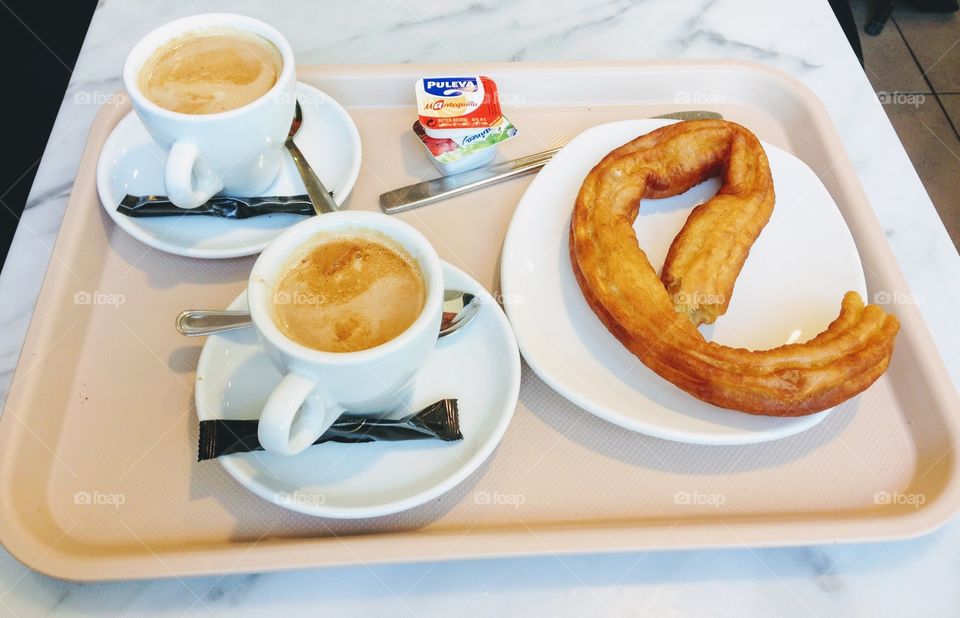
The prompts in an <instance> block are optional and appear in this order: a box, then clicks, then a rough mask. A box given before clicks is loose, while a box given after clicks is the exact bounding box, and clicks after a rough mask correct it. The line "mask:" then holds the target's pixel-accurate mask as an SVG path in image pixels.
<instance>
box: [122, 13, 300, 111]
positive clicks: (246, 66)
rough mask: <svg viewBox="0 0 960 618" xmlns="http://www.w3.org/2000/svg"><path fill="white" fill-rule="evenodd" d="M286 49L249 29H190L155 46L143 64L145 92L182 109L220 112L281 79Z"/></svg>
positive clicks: (251, 98) (140, 82) (253, 98)
mask: <svg viewBox="0 0 960 618" xmlns="http://www.w3.org/2000/svg"><path fill="white" fill-rule="evenodd" d="M282 69H283V58H282V56H281V55H280V50H278V49H277V47H276V46H275V45H274V44H273V43H271V42H270V41H268V40H267V39H265V38H263V37H261V36H259V35H257V34H254V33H252V32H247V31H244V30H238V29H231V28H218V29H214V30H203V31H197V32H193V33H189V34H186V35H184V36H181V37H179V38H176V39H174V40H172V41H170V42H168V43H167V44H165V45H163V46H162V47H160V48H158V49H157V50H155V51H154V52H153V53H152V54H151V55H150V57H149V58H148V59H147V61H146V62H145V63H144V65H143V67H142V68H141V69H140V74H139V76H138V80H137V85H138V86H139V88H140V92H141V93H143V96H145V97H146V98H147V99H149V100H150V101H153V102H154V103H156V104H157V105H159V106H160V107H162V108H164V109H168V110H170V111H173V112H180V113H182V114H215V113H218V112H225V111H228V110H231V109H236V108H238V107H243V106H244V105H246V104H248V103H252V102H253V101H256V100H257V99H259V98H260V97H262V96H263V95H264V94H266V93H267V92H268V91H269V90H270V89H271V88H273V85H274V84H276V83H277V79H278V78H279V76H280V72H281V70H282Z"/></svg>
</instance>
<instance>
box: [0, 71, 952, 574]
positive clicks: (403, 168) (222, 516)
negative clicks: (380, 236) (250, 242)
mask: <svg viewBox="0 0 960 618" xmlns="http://www.w3.org/2000/svg"><path fill="white" fill-rule="evenodd" d="M463 70H464V68H463V67H461V66H456V67H442V66H390V67H377V66H336V67H323V66H316V67H302V71H301V77H302V79H303V80H304V81H307V82H309V83H311V84H314V85H316V86H318V87H320V88H321V89H323V90H325V91H326V92H328V93H329V94H331V95H332V96H333V97H335V98H336V99H337V100H339V101H340V102H341V103H343V104H344V105H345V106H346V108H347V109H348V110H349V111H350V113H351V115H352V116H353V118H354V119H355V120H356V122H357V124H358V126H359V127H360V134H361V138H362V141H363V146H364V148H363V150H364V161H363V167H362V170H361V173H360V178H359V181H358V183H357V185H356V188H355V189H354V191H353V195H352V196H351V197H350V199H349V202H348V204H349V207H350V208H352V209H366V210H374V209H376V208H377V196H378V195H379V194H380V193H381V192H383V191H385V190H388V189H393V188H396V187H398V186H401V185H404V184H408V183H411V182H414V181H418V180H421V179H425V178H430V177H433V176H435V175H436V173H435V170H434V169H433V167H432V166H431V164H430V163H429V162H428V160H427V159H426V157H425V156H424V153H423V152H421V146H420V145H419V144H418V143H417V142H416V141H415V138H414V136H413V133H412V132H411V131H410V125H411V123H412V122H413V119H414V104H413V103H414V102H413V82H414V79H415V78H416V77H417V76H420V75H425V74H444V73H460V72H462V71H463ZM470 70H471V71H476V72H483V73H486V74H489V75H492V76H494V77H495V78H496V80H497V82H498V84H499V86H500V90H501V93H502V97H503V100H504V103H505V104H506V106H507V109H508V112H507V113H508V114H509V116H510V119H511V120H512V121H513V122H514V123H515V124H516V125H517V126H518V127H520V129H521V137H519V138H517V139H515V140H512V141H510V142H508V143H507V144H505V145H504V148H503V153H502V155H503V156H505V157H509V158H512V157H516V156H521V155H523V154H529V153H532V152H537V151H540V150H544V149H547V148H550V147H553V146H557V145H560V144H563V143H564V142H566V141H567V140H569V139H570V138H572V137H573V136H574V135H576V134H577V133H578V132H580V131H582V130H584V129H586V128H588V127H591V126H593V125H596V124H599V123H604V122H609V121H613V120H620V119H628V118H640V117H647V116H652V115H655V114H661V113H664V112H668V111H677V110H679V109H697V108H700V109H702V108H711V109H716V110H718V111H720V112H722V113H723V115H724V116H725V117H727V118H728V119H731V120H735V121H737V122H740V123H743V124H744V125H746V126H748V127H750V128H751V129H752V130H753V131H755V132H756V133H757V134H758V135H759V136H760V138H762V139H764V140H766V141H768V142H770V143H772V144H775V145H777V146H779V147H781V148H784V149H786V150H788V151H790V152H793V153H794V154H796V155H797V156H798V157H800V158H801V159H803V160H804V161H806V163H807V164H808V165H810V166H811V167H812V168H813V169H814V170H815V171H816V172H817V173H818V174H820V175H821V177H822V179H823V181H824V183H825V184H826V186H827V188H828V189H829V190H830V192H831V194H832V195H833V197H834V199H835V200H836V202H837V204H838V205H839V207H840V209H841V211H842V212H843V214H844V216H845V218H846V220H847V223H848V224H849V226H850V229H851V231H852V232H853V236H854V238H855V239H856V243H857V246H858V248H859V250H860V254H861V257H862V260H863V264H864V268H865V270H866V275H867V284H868V287H869V289H870V292H871V294H874V293H877V292H878V291H883V292H887V293H889V294H890V295H891V296H892V297H893V298H909V297H908V296H906V295H907V294H908V290H907V288H906V285H905V283H904V280H903V278H902V276H901V274H900V272H899V271H898V268H897V265H896V264H895V262H894V259H893V256H892V254H891V252H890V249H889V247H888V245H887V243H886V242H885V239H884V235H883V233H882V231H881V229H880V227H879V226H878V224H877V222H876V220H875V218H874V215H873V212H872V211H871V208H870V205H869V204H868V203H867V201H866V197H865V195H864V193H863V191H862V189H861V187H860V185H859V183H858V181H857V177H856V174H855V172H854V169H853V167H852V166H851V164H850V161H849V160H848V158H847V155H846V154H845V152H844V150H843V147H842V145H841V142H840V140H839V138H838V136H837V133H836V131H835V130H834V128H833V126H832V125H831V123H830V120H829V118H828V116H827V113H826V111H825V109H824V107H823V106H822V104H821V103H820V101H819V100H818V99H817V98H816V97H815V96H814V95H813V94H812V93H810V92H809V91H808V90H807V89H806V88H805V87H803V86H802V85H801V84H800V83H798V82H797V81H795V80H793V79H792V78H790V77H788V76H786V75H784V74H782V73H779V72H776V71H773V70H771V69H768V68H764V67H761V66H758V65H752V64H744V63H741V62H737V63H726V62H676V61H675V62H647V63H643V62H640V63H608V64H504V65H489V66H473V67H470ZM129 111H130V108H129V105H127V104H125V103H119V104H117V105H115V106H107V107H104V109H103V110H102V111H101V112H100V114H99V115H98V116H97V118H96V121H95V122H94V125H93V127H92V129H91V131H90V137H89V141H88V143H87V147H86V151H85V152H84V155H83V159H82V161H81V164H80V169H79V172H78V175H77V179H76V183H75V185H74V189H73V193H72V195H71V197H70V202H69V206H68V208H67V212H66V215H65V217H64V220H63V225H62V228H61V232H60V237H59V239H58V240H57V244H56V247H55V250H54V256H53V259H52V260H51V261H50V266H49V270H48V272H47V276H46V281H45V282H44V285H43V290H42V292H41V294H40V299H39V302H38V304H37V308H36V313H35V314H34V319H33V322H32V324H31V326H30V331H29V334H28V336H27V339H26V343H25V345H24V348H23V353H22V356H21V359H20V364H19V367H18V368H17V371H16V375H15V377H14V380H13V387H12V389H11V391H10V396H9V398H8V400H7V405H6V409H5V411H4V413H3V416H2V421H0V457H2V459H0V491H2V497H0V540H2V542H3V544H4V546H6V548H7V549H8V550H9V551H10V552H11V553H12V554H13V555H15V556H16V557H17V558H19V559H20V560H21V561H23V562H24V563H25V564H27V565H28V566H30V567H32V568H34V569H36V570H38V571H41V572H44V573H48V574H51V575H55V576H58V577H63V578H69V579H77V580H100V579H124V578H135V577H164V576H174V575H184V574H196V573H213V572H237V571H262V570H270V569H283V568H291V567H305V566H312V565H336V564H347V563H361V562H362V563H373V562H386V561H404V560H427V559H429V560H438V559H454V558H464V557H478V556H503V555H522V554H540V553H548V552H549V553H562V552H588V551H591V552H592V551H620V550H636V549H651V548H685V547H721V546H742V545H753V546H757V545H787V544H807V543H826V542H836V541H864V540H872V539H892V538H901V537H908V536H911V535H917V534H921V533H923V532H926V531H929V530H931V529H932V528H934V527H935V526H937V525H938V524H941V523H943V522H944V521H945V520H946V519H947V518H948V517H950V515H951V514H953V513H954V512H955V511H956V509H957V508H958V501H960V487H958V482H957V475H956V468H957V451H956V450H954V449H953V448H952V447H953V446H954V445H955V444H956V441H957V437H958V421H957V412H958V411H960V401H958V397H957V393H956V391H955V390H954V388H953V386H952V383H951V382H950V380H949V378H948V375H947V373H946V371H945V369H944V367H943V365H942V362H941V361H940V359H939V357H938V355H937V352H936V351H935V348H934V346H933V343H932V341H931V338H930V335H929V333H928V331H927V330H926V328H925V326H924V324H923V323H922V321H921V318H920V315H919V313H918V311H917V310H916V309H915V307H913V306H911V305H909V304H894V305H891V306H890V307H889V309H891V310H892V311H894V312H895V313H896V314H897V315H898V316H899V318H900V320H901V323H902V325H903V328H902V331H901V333H900V335H899V338H898V341H897V347H896V352H895V354H894V357H893V362H892V364H891V366H890V370H889V371H888V372H887V374H886V375H885V376H884V377H883V378H882V379H881V380H880V381H879V382H878V383H877V384H875V385H874V386H873V387H872V388H871V389H869V391H868V392H866V393H865V394H864V395H863V396H861V397H859V398H857V399H855V400H853V401H851V402H848V403H847V404H845V405H844V406H843V408H844V409H842V410H838V411H837V412H836V413H834V414H832V415H830V417H829V418H828V419H827V420H826V421H825V422H823V423H822V424H820V425H818V426H817V427H816V428H814V429H812V430H810V431H807V432H806V433H803V434H801V435H798V436H795V437H791V438H787V439H784V440H780V441H777V442H772V443H767V444H762V445H755V446H742V447H705V446H694V445H686V444H676V443H670V442H664V441H660V440H657V439H653V438H649V437H646V436H643V435H639V434H634V433H631V432H629V431H626V430H623V429H621V428H619V427H616V426H614V425H611V424H608V423H606V422H604V421H602V420H600V419H598V418H596V417H594V416H592V415H590V414H588V413H586V412H584V411H583V410H580V409H578V408H576V407H575V406H573V405H572V404H570V403H568V402H567V401H566V400H564V399H563V398H562V397H560V396H558V395H557V394H555V393H554V392H553V391H551V390H550V389H549V388H548V387H547V386H546V385H545V384H544V383H543V382H541V381H540V380H539V379H538V378H537V376H536V375H534V374H533V373H532V372H531V371H529V369H526V368H525V369H524V374H523V386H522V390H521V393H520V403H519V406H518V409H517V412H516V415H515V417H514V420H513V422H512V424H511V426H510V428H509V430H508V431H507V434H506V436H505V438H504V440H503V442H502V444H501V445H500V447H499V448H498V449H497V450H496V451H495V452H494V454H493V455H492V456H491V457H490V459H489V461H488V462H487V463H486V464H485V465H483V466H482V467H481V468H480V469H479V470H478V471H477V472H476V473H475V474H473V475H472V476H471V477H470V478H469V479H468V480H467V481H466V482H465V483H463V484H462V485H461V486H460V487H458V488H456V489H454V490H452V491H450V492H449V493H448V494H446V495H444V496H443V497H441V498H439V499H438V500H436V501H434V502H432V503H430V504H428V505H424V506H422V507H419V508H416V509H414V510H412V511H408V512H405V513H401V514H398V515H394V516H390V517H383V518H379V519H373V520H366V521H333V520H324V519H316V518H312V517H309V516H304V515H299V514H297V513H293V512H290V511H286V510H284V509H282V508H279V507H276V506H274V505H272V504H270V503H267V502H265V501H263V500H261V499H259V498H257V497H256V496H254V495H253V494H251V493H249V492H247V491H246V490H244V489H243V488H242V487H241V486H240V485H238V484H237V483H236V482H234V481H233V479H231V478H230V477H229V476H227V474H226V473H225V472H224V470H223V469H222V468H221V466H220V465H218V464H217V463H215V462H205V463H202V464H198V463H196V447H197V418H196V414H195V411H194V405H193V378H194V367H195V366H196V363H197V358H198V356H199V353H200V349H201V346H202V345H203V341H202V340H188V339H184V338H183V337H181V336H179V335H178V334H177V333H176V332H175V331H174V329H173V318H174V316H175V315H176V314H177V312H178V311H180V310H181V309H183V308H186V307H196V306H205V307H221V306H224V305H226V304H227V303H228V302H229V301H230V300H231V299H233V298H234V296H236V294H237V293H238V292H240V291H241V290H242V289H243V287H244V285H245V281H246V276H247V272H248V270H249V269H250V267H251V265H252V263H253V258H243V259H233V260H222V261H205V260H197V259H190V258H181V257H176V256H172V255H167V254H164V253H160V252H158V251H154V250H152V249H149V248H147V247H145V246H144V245H141V244H140V243H138V242H137V241H135V240H134V239H132V238H131V237H129V236H127V235H126V234H125V233H124V232H123V231H121V230H119V229H118V228H117V227H115V226H114V224H113V223H112V222H111V221H110V219H109V218H108V217H107V216H106V215H105V214H104V212H103V211H102V210H101V207H100V204H99V203H98V198H97V194H96V191H95V183H94V168H95V163H96V160H97V154H98V152H99V150H100V147H101V145H102V144H103V143H104V140H105V139H106V137H107V135H108V133H109V132H110V130H111V129H112V128H113V127H114V126H115V125H116V124H117V122H118V121H119V120H120V119H121V118H122V117H123V116H124V115H125V114H127V113H128V112H129ZM528 182H529V181H528V180H527V179H520V180H514V181H511V182H509V183H506V184H501V185H498V186H495V187H491V188H488V189H485V190H482V191H479V192H474V193H470V194H468V195H464V196H461V197H458V198H456V199H453V200H450V201H448V202H444V203H441V204H437V205H434V206H430V207H427V208H424V209H421V210H416V211H411V212H408V213H405V214H403V215H400V216H401V217H402V218H403V219H405V220H407V221H409V222H410V223H412V224H413V225H415V226H416V227H418V228H419V229H420V230H421V231H423V232H424V233H425V234H426V235H427V236H428V237H429V238H430V240H431V241H432V242H433V243H434V245H435V246H436V248H437V250H438V252H439V253H440V256H441V257H442V258H443V259H445V260H448V261H449V262H451V263H453V264H455V265H456V266H458V267H460V268H462V269H464V270H465V271H467V272H468V273H470V274H472V275H473V276H474V277H476V278H477V279H478V280H479V281H480V282H481V283H483V284H484V285H486V286H487V287H488V288H489V289H490V290H493V291H495V290H496V289H497V287H498V281H497V272H498V271H499V264H498V260H499V254H500V247H501V244H502V241H503V237H504V234H505V232H506V229H507V224H508V223H509V220H510V216H511V213H512V212H513V209H514V207H515V205H516V203H517V201H518V199H519V198H520V196H521V194H522V193H523V191H524V189H525V187H526V185H527V183H528ZM810 240H811V242H816V239H810ZM82 291H87V292H93V291H96V292H101V293H104V294H122V295H123V298H124V301H125V302H123V303H122V304H120V305H119V306H112V305H109V304H76V303H74V302H73V299H74V294H75V293H77V292H82Z"/></svg>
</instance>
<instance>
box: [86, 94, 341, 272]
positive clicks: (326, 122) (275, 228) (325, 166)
mask: <svg viewBox="0 0 960 618" xmlns="http://www.w3.org/2000/svg"><path fill="white" fill-rule="evenodd" d="M297 99H298V100H299V101H300V106H301V109H302V110H303V125H302V126H301V127H300V131H299V132H298V133H297V136H296V138H295V139H296V141H297V146H299V147H300V150H302V151H303V154H304V156H305V157H306V158H307V160H308V161H309V162H310V165H311V166H312V167H313V169H314V170H315V171H316V172H317V175H318V176H319V177H320V179H321V180H322V181H323V183H324V184H325V185H326V187H327V188H328V189H330V190H331V191H333V194H334V198H335V199H336V201H337V203H338V204H342V203H343V201H344V200H345V199H346V198H347V195H349V194H350V190H351V189H353V185H354V183H355V182H356V180H357V174H359V173H360V133H359V132H358V131H357V125H356V124H354V122H353V119H352V118H350V115H349V114H348V113H347V111H346V110H345V109H343V107H341V106H340V104H339V103H337V102H336V101H334V100H333V99H331V98H330V97H328V96H327V95H326V94H324V93H323V92H321V91H319V90H317V89H316V88H314V87H313V86H308V85H307V84H304V83H298V84H297ZM291 120H292V119H291ZM165 162H166V155H165V154H164V152H163V150H162V149H161V148H160V147H159V146H157V145H156V144H155V143H154V142H153V140H152V139H150V136H149V135H148V134H147V131H146V129H145V128H144V127H143V124H142V123H141V122H140V119H139V118H137V115H136V114H135V113H134V112H130V113H129V114H128V115H127V116H126V117H124V118H123V120H121V121H120V122H119V123H118V124H117V126H116V127H114V129H113V131H111V132H110V136H109V137H108V138H107V141H106V143H104V145H103V150H101V151H100V159H99V161H98V162H97V192H98V193H99V194H100V202H101V204H103V207H104V209H105V210H106V211H107V214H109V215H110V218H111V219H113V220H114V222H115V223H116V224H117V225H118V226H120V227H121V228H123V230H125V231H126V232H127V233H128V234H130V235H131V236H133V237H134V238H136V239H137V240H139V241H141V242H143V243H145V244H147V245H149V246H151V247H154V248H156V249H160V250H161V251H166V252H168V253H175V254H177V255H186V256H189V257H197V258H229V257H238V256H242V255H254V254H256V253H260V252H261V251H262V250H263V249H264V248H265V247H266V246H267V244H269V242H270V241H271V240H273V239H274V238H275V237H276V236H277V235H278V234H280V232H282V231H283V230H285V229H286V228H288V227H290V226H291V225H293V224H294V223H296V222H297V221H300V220H302V219H303V216H302V215H265V216H262V217H253V218H251V219H243V220H239V221H231V220H227V219H220V218H217V217H195V216H179V217H178V216H172V217H152V218H131V217H128V216H126V215H122V214H120V213H118V212H117V205H118V204H119V203H120V200H122V199H123V197H124V196H125V195H127V194H130V195H163V194H164V189H163V170H164V165H165ZM305 192H306V190H305V189H304V187H303V182H302V181H301V180H300V176H299V175H298V174H297V169H296V167H295V165H294V163H293V160H292V159H290V157H288V156H287V157H284V165H283V167H281V169H280V174H279V175H278V176H277V179H276V181H274V183H273V184H272V185H271V186H270V187H269V188H267V189H266V190H265V191H264V192H263V195H300V194H303V193H305Z"/></svg>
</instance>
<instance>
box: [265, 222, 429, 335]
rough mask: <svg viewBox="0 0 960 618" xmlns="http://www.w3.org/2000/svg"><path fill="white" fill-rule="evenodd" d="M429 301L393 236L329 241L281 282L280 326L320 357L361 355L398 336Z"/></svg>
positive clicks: (418, 274)
mask: <svg viewBox="0 0 960 618" xmlns="http://www.w3.org/2000/svg"><path fill="white" fill-rule="evenodd" d="M425 299H426V284H425V283H424V277H423V274H422V273H421V272H420V269H419V268H418V267H417V265H416V263H415V261H414V259H413V258H412V257H411V256H410V255H409V254H407V252H406V251H404V250H403V249H402V248H401V247H399V246H391V243H389V241H388V240H387V239H385V238H384V239H379V238H376V237H375V236H372V235H370V236H368V235H345V236H334V237H331V238H326V239H324V240H322V241H321V242H319V244H316V245H313V246H312V247H311V248H310V249H309V250H308V251H307V252H306V253H305V254H304V255H303V256H302V257H300V258H299V259H297V260H296V261H295V262H294V263H293V264H292V265H291V266H290V268H289V270H288V271H287V272H286V273H285V274H284V275H283V276H282V277H281V278H280V280H279V282H278V283H277V286H276V290H275V293H274V300H273V305H274V306H273V311H274V317H275V321H276V323H277V326H278V327H279V328H280V330H281V331H282V332H283V333H284V334H285V335H286V336H287V337H288V338H290V339H292V340H293V341H295V342H297V343H299V344H300V345H303V346H305V347H308V348H312V349H314V350H319V351H321V352H357V351H360V350H366V349H369V348H373V347H376V346H378V345H380V344H383V343H386V342H387V341H390V340H391V339H394V338H395V337H397V336H398V335H399V334H400V333H402V332H403V331H405V330H407V328H409V327H410V325H411V324H413V323H414V322H415V321H416V320H417V317H419V315H420V313H421V312H422V311H423V305H424V302H425Z"/></svg>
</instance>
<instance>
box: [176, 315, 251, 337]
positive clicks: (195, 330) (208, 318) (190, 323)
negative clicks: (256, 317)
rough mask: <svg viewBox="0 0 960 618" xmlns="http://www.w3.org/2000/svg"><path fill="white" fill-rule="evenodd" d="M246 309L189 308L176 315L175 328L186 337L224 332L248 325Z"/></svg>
mask: <svg viewBox="0 0 960 618" xmlns="http://www.w3.org/2000/svg"><path fill="white" fill-rule="evenodd" d="M251 323H252V322H251V321H250V312H248V311H214V310H206V309H191V310H188V311H184V312H182V313H180V315H178V316H177V330H178V331H180V334H181V335H186V336H187V337H202V336H206V335H212V334H214V333H225V332H227V331H231V330H237V329H239V328H246V327H247V326H250V324H251Z"/></svg>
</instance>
